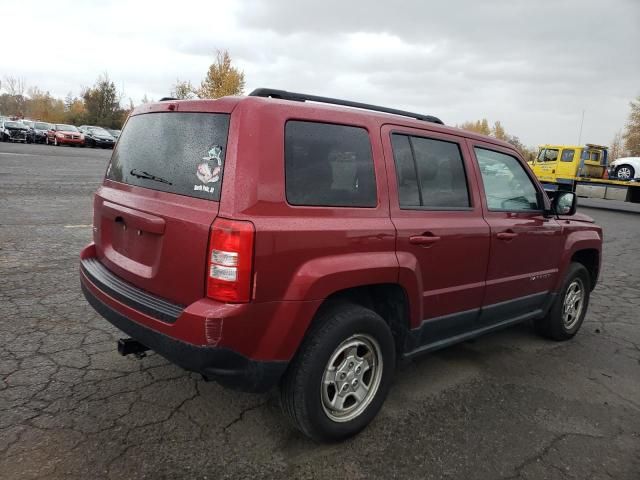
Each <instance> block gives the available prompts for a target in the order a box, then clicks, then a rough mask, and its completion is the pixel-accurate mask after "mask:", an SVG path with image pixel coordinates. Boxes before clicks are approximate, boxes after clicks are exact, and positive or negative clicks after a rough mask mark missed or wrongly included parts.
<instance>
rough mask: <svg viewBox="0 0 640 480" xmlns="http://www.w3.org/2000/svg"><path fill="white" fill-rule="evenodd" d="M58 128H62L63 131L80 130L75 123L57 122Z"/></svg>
mask: <svg viewBox="0 0 640 480" xmlns="http://www.w3.org/2000/svg"><path fill="white" fill-rule="evenodd" d="M56 130H62V131H63V132H77V131H79V130H78V129H77V128H76V127H74V126H73V125H63V124H61V123H57V124H56Z"/></svg>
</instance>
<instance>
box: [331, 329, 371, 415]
mask: <svg viewBox="0 0 640 480" xmlns="http://www.w3.org/2000/svg"><path fill="white" fill-rule="evenodd" d="M382 369H383V362H382V350H381V349H380V345H379V344H378V342H377V341H376V340H375V339H374V338H373V337H371V336H369V335H365V334H356V335H353V336H351V337H349V338H348V339H346V340H345V341H344V342H342V343H341V344H340V345H339V346H338V348H336V350H335V351H334V352H333V354H332V355H331V358H330V359H329V362H328V363H327V366H326V367H325V370H324V375H323V379H322V386H321V398H322V408H323V409H324V412H325V413H326V414H327V416H328V417H329V418H330V419H331V420H333V421H334V422H348V421H350V420H353V419H354V418H356V417H357V416H358V415H360V414H361V413H362V412H363V411H364V410H365V409H366V408H367V407H368V406H369V404H370V403H371V401H372V400H373V398H374V397H375V395H376V393H377V391H378V387H379V386H380V380H381V379H382Z"/></svg>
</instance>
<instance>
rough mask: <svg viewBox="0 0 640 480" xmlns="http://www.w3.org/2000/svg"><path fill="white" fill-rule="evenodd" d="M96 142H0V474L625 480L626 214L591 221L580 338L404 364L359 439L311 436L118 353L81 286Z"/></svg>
mask: <svg viewBox="0 0 640 480" xmlns="http://www.w3.org/2000/svg"><path fill="white" fill-rule="evenodd" d="M109 154H110V152H109V151H103V150H89V149H79V148H70V147H57V148H56V147H47V146H44V145H10V144H0V477H1V478H3V479H21V480H22V479H29V478H47V479H56V478H64V479H70V478H83V479H85V478H92V479H100V478H123V477H125V478H145V477H149V478H154V479H156V478H178V477H189V478H274V479H275V478H278V479H280V478H285V477H290V478H328V479H329V478H330V479H333V480H335V479H336V478H354V479H357V478H367V479H369V478H385V479H387V478H451V479H453V478H465V479H498V478H502V479H507V478H522V479H529V478H531V479H533V478H535V479H540V478H544V479H565V478H575V479H586V478H589V479H606V478H614V479H633V480H637V479H638V478H640V382H639V379H640V313H639V312H640V295H639V293H638V286H639V285H640V242H639V241H638V234H639V233H640V216H639V215H633V214H628V213H619V212H611V211H606V210H591V209H584V208H583V209H581V211H582V212H584V213H587V214H589V215H591V216H593V217H594V218H596V220H597V221H598V222H599V223H600V224H601V225H602V226H603V227H604V229H605V242H606V243H605V252H604V263H603V267H604V271H603V274H602V276H601V281H600V284H599V285H598V287H597V288H596V290H595V291H594V292H593V296H592V298H591V306H590V309H589V313H588V315H587V318H586V321H585V323H584V325H583V328H582V330H581V332H580V333H579V334H578V336H577V337H576V338H575V339H574V340H573V341H571V342H568V343H562V344H560V343H553V342H549V341H546V340H543V339H541V338H539V337H537V336H536V335H535V334H534V333H533V332H532V329H531V327H530V326H529V325H520V326H517V327H514V328H511V329H508V330H505V331H502V332H499V333H496V334H492V335H488V336H485V337H483V338H480V339H477V340H475V341H472V342H466V343H463V344H460V345H458V346H455V347H451V348H449V349H446V350H443V351H440V352H437V353H434V354H431V355H427V356H424V357H422V358H419V359H417V360H415V361H412V362H410V363H407V364H406V365H403V366H402V367H401V368H400V369H399V371H398V375H397V380H396V383H395V386H394V388H393V389H392V392H391V394H390V397H389V399H388V401H387V403H386V404H385V406H384V407H383V409H382V411H381V413H380V415H379V416H378V418H377V419H376V420H375V421H374V422H373V424H372V425H371V426H370V427H369V428H368V429H367V430H365V431H364V432H363V433H362V434H361V435H359V436H358V437H356V438H354V439H352V440H349V441H347V442H344V443H342V444H335V445H317V444H314V443H313V442H311V441H309V440H307V439H306V438H305V437H303V436H302V435H300V434H299V433H297V432H296V431H295V430H294V429H292V428H291V427H290V426H289V425H288V424H287V423H286V421H285V419H284V417H283V416H282V415H281V413H280V410H279V405H278V399H277V395H276V394H275V393H270V394H266V395H251V394H244V393H237V392H233V391H229V390H225V389H223V388H221V387H220V386H218V385H216V384H215V383H206V382H204V381H202V380H201V379H200V378H199V377H198V376H197V375H194V374H189V373H186V372H184V371H182V370H180V369H179V368H177V367H175V366H173V365H171V364H168V363H167V362H166V361H165V360H164V359H162V358H161V357H159V356H158V355H155V354H151V355H149V356H148V357H147V358H145V359H143V360H136V359H133V358H123V357H121V356H119V355H118V354H117V352H116V349H115V342H116V340H117V339H118V338H120V337H121V336H122V335H121V334H119V333H118V332H117V331H116V330H115V329H114V328H113V327H111V326H110V324H109V323H107V322H106V321H105V320H103V319H102V318H101V317H99V316H98V315H97V314H96V313H95V312H94V311H93V310H92V308H91V307H89V306H88V305H87V303H86V301H85V300H84V297H83V296H82V294H81V292H80V287H79V281H78V273H77V271H78V252H79V251H80V249H81V248H82V247H83V246H84V245H85V244H86V243H88V242H89V239H90V237H91V228H90V226H89V225H88V224H89V223H90V222H91V195H92V192H93V191H94V190H95V188H96V187H97V185H98V183H99V182H100V180H101V177H102V175H103V172H104V169H105V166H106V162H107V159H108V157H109Z"/></svg>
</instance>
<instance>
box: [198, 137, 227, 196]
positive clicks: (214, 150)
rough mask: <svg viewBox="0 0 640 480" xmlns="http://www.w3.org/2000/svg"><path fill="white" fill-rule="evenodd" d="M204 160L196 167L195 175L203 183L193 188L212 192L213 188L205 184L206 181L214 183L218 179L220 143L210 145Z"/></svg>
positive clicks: (220, 156)
mask: <svg viewBox="0 0 640 480" xmlns="http://www.w3.org/2000/svg"><path fill="white" fill-rule="evenodd" d="M202 160H204V161H203V162H202V163H200V164H199V165H198V168H197V169H196V176H197V177H198V180H200V181H201V182H202V183H204V185H194V186H193V189H194V190H196V191H201V192H208V193H213V192H214V191H215V188H214V187H213V186H207V184H208V183H216V182H217V181H219V180H220V168H221V167H222V147H221V146H220V145H214V146H212V147H211V148H210V149H209V151H208V152H207V156H206V157H202Z"/></svg>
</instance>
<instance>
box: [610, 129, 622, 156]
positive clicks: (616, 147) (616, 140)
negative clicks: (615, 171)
mask: <svg viewBox="0 0 640 480" xmlns="http://www.w3.org/2000/svg"><path fill="white" fill-rule="evenodd" d="M620 157H624V145H623V141H622V131H620V130H618V131H617V132H616V134H615V135H614V136H613V140H611V146H610V148H609V161H613V160H615V159H616V158H620Z"/></svg>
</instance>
